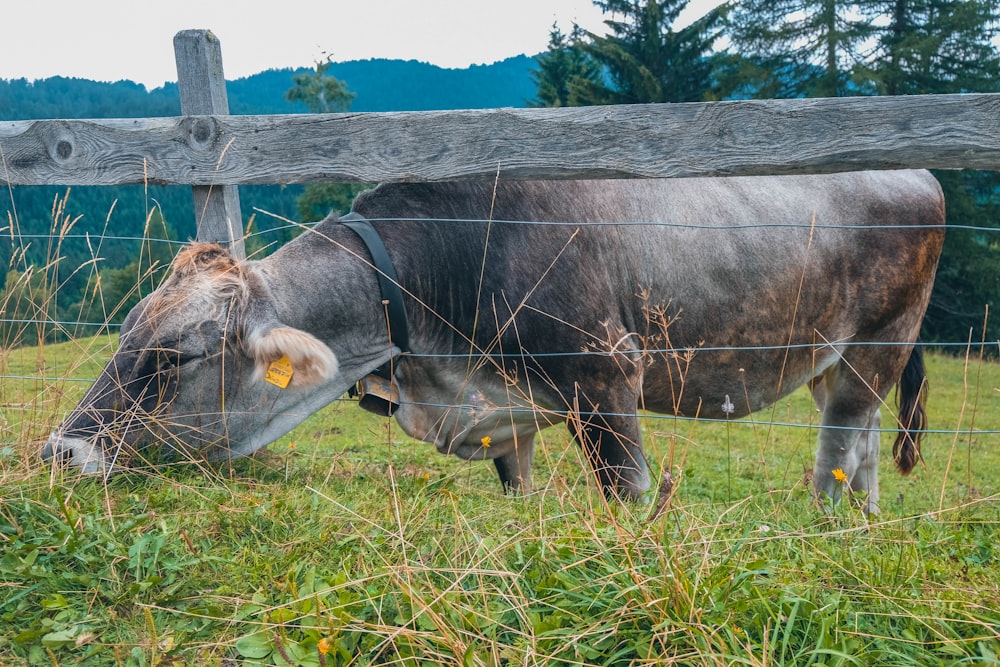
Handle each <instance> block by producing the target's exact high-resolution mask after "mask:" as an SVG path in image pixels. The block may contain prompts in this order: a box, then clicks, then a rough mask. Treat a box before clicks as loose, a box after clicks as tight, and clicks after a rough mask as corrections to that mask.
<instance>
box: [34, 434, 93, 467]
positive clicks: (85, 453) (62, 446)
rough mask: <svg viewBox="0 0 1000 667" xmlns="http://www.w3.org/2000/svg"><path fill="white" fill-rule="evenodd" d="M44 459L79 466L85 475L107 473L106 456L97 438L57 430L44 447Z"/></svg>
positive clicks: (47, 461)
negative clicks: (71, 434)
mask: <svg viewBox="0 0 1000 667" xmlns="http://www.w3.org/2000/svg"><path fill="white" fill-rule="evenodd" d="M42 461H44V462H46V463H52V464H53V465H63V466H71V467H74V468H78V469H79V470H80V472H81V473H82V474H84V475H96V474H106V472H107V471H106V470H105V467H106V465H105V457H104V452H103V450H102V448H101V447H99V446H98V444H97V442H96V438H95V439H94V440H87V439H84V438H74V437H70V436H66V435H63V434H62V433H60V432H59V431H55V432H54V433H52V435H50V436H49V439H48V442H46V443H45V446H44V447H42Z"/></svg>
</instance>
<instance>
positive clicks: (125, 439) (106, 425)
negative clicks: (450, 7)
mask: <svg viewBox="0 0 1000 667" xmlns="http://www.w3.org/2000/svg"><path fill="white" fill-rule="evenodd" d="M349 218H352V219H355V222H353V223H350V224H347V223H345V222H343V221H341V220H338V219H337V218H336V217H331V218H329V219H327V220H326V221H324V222H322V223H321V224H319V225H318V226H316V227H315V228H313V229H312V230H311V231H310V232H308V233H305V234H303V235H302V236H300V237H299V238H297V239H296V240H294V241H292V242H291V243H289V244H287V245H286V246H284V247H283V248H281V249H280V250H278V251H277V252H276V253H274V254H273V255H272V256H270V257H267V258H266V259H262V260H260V261H239V260H237V259H234V258H232V257H230V256H229V255H228V254H227V253H226V251H224V250H223V249H221V248H220V247H219V246H217V245H193V246H190V247H188V248H187V249H185V250H183V251H182V252H181V253H180V254H179V255H178V256H177V258H176V260H175V262H174V265H173V272H172V274H171V276H170V277H169V278H168V279H167V280H166V281H165V282H164V283H163V285H162V286H161V287H160V288H159V289H158V290H156V291H155V292H154V293H153V294H151V295H150V296H148V297H147V298H145V299H144V300H143V301H142V302H141V303H140V304H139V305H138V306H136V308H135V309H134V310H133V311H132V312H131V313H129V315H128V317H127V318H126V321H125V323H124V325H123V327H122V332H121V341H120V347H119V349H118V351H117V352H116V353H115V354H114V356H113V357H112V359H111V361H110V362H109V363H108V365H107V367H106V368H105V369H104V371H103V372H102V373H101V374H100V377H99V378H98V379H97V381H96V382H95V383H94V385H93V386H92V387H91V388H90V390H89V391H88V393H87V394H86V395H85V396H84V398H83V400H82V401H81V403H80V405H79V406H78V407H77V408H76V409H75V410H74V411H73V412H72V413H71V414H70V415H69V416H68V417H67V418H66V419H65V421H64V422H63V423H62V424H61V425H60V426H59V427H58V428H57V430H56V431H55V432H54V433H53V434H52V435H51V436H50V438H49V442H48V444H47V445H46V447H45V450H44V453H43V456H44V457H45V458H46V459H53V458H56V459H60V460H67V461H69V462H70V463H71V464H73V465H75V466H78V467H79V468H81V469H82V470H83V471H84V472H93V473H97V472H100V473H104V474H107V473H109V472H110V471H111V470H112V468H113V467H115V466H117V465H121V464H122V462H121V461H119V460H118V458H119V452H123V451H124V452H133V451H136V450H137V448H138V447H140V446H141V445H142V444H143V443H146V442H149V441H151V440H155V439H157V438H161V439H163V441H165V442H171V443H175V445H176V443H183V445H182V446H184V447H195V448H199V449H202V450H204V451H205V453H206V455H207V456H209V457H210V458H220V457H235V456H244V455H247V454H250V453H251V452H253V451H255V450H256V449H258V448H260V447H263V446H265V445H267V444H268V443H269V442H272V441H274V440H275V439H276V438H278V437H280V436H282V435H283V434H285V433H287V432H288V431H289V430H290V429H291V428H292V427H294V426H295V425H296V424H298V423H299V422H301V421H302V420H303V419H305V418H306V417H307V416H309V415H310V414H311V413H313V412H315V411H316V410H319V409H320V408H322V407H323V406H325V405H327V404H328V403H330V402H331V401H333V400H335V399H337V398H338V397H340V396H342V395H343V394H344V393H345V392H347V391H348V390H349V389H351V388H352V387H354V386H355V384H356V383H358V382H359V381H360V380H362V379H363V378H366V377H367V376H369V375H370V374H372V373H373V372H377V373H378V374H380V375H381V376H382V380H381V384H382V390H383V391H382V392H381V393H380V392H379V391H378V390H376V392H375V393H374V394H368V395H367V396H365V397H364V398H365V400H369V401H370V402H371V404H372V405H374V406H376V407H381V408H383V409H384V410H385V411H386V412H394V416H395V417H396V419H397V420H398V421H399V423H400V425H401V426H402V428H403V430H404V431H405V432H406V433H408V434H409V435H411V436H413V437H416V438H419V439H421V440H424V441H427V442H433V443H434V444H435V445H436V446H437V448H438V450H440V451H441V452H446V453H451V454H456V455H458V456H460V457H462V458H465V459H492V460H493V462H494V464H495V465H496V469H497V472H498V473H499V476H500V480H501V482H502V483H503V485H504V486H505V487H506V488H507V489H511V490H518V489H525V488H527V487H528V484H529V478H530V471H531V458H532V449H533V445H534V437H535V434H536V433H537V432H538V431H539V430H540V429H542V428H544V427H546V426H548V425H550V424H553V423H556V422H564V423H566V424H568V426H569V428H570V431H571V432H572V434H573V436H574V437H575V438H576V440H577V442H578V443H579V445H580V446H581V447H582V449H583V451H584V452H585V454H586V458H587V459H588V460H589V462H590V463H591V465H592V467H593V471H594V474H595V476H596V478H597V480H598V481H599V483H600V484H601V486H602V488H603V489H604V490H605V492H606V493H607V494H608V495H609V496H617V497H623V498H636V497H639V496H640V495H641V494H643V492H644V491H646V490H647V489H648V488H649V485H650V479H649V473H648V469H647V465H646V461H645V459H644V457H643V453H642V447H641V441H640V431H639V422H638V419H637V417H636V412H637V410H646V409H648V410H652V411H656V412H661V413H667V414H672V415H673V414H676V415H684V416H688V417H698V418H704V419H725V418H737V417H741V416H744V415H747V414H749V413H750V412H753V411H754V410H758V409H760V408H763V407H765V406H767V405H770V404H772V403H774V402H775V401H777V400H778V399H780V398H781V397H783V396H785V395H787V394H788V393H789V392H791V391H792V390H793V389H795V388H796V387H799V386H801V385H803V384H809V385H810V387H811V388H812V391H813V395H814V396H815V398H816V402H817V404H818V406H819V409H820V410H821V411H822V424H821V427H820V430H819V451H818V455H817V457H816V464H815V471H814V475H813V483H814V486H815V491H816V492H817V495H818V496H819V497H820V498H828V499H831V500H833V501H836V499H837V498H839V496H840V495H841V489H842V488H843V484H842V483H841V482H839V481H838V480H837V479H836V478H835V475H834V472H833V471H835V470H837V471H838V475H837V476H840V474H841V471H842V472H843V474H845V475H846V477H847V479H848V480H849V484H850V489H851V490H853V491H854V492H855V493H860V494H863V497H864V498H865V501H866V503H867V509H868V510H869V511H877V507H876V505H875V503H876V501H877V500H878V482H877V460H878V453H879V430H880V410H879V408H880V406H882V405H883V404H884V400H885V399H886V396H887V395H888V393H889V391H890V389H891V388H892V387H893V385H895V384H897V382H899V383H900V390H899V395H900V403H901V410H900V414H901V415H902V417H901V423H900V424H899V430H900V435H899V437H898V438H897V441H896V446H895V448H894V450H895V451H894V453H895V459H896V462H897V464H898V467H899V468H900V469H901V470H902V472H904V473H906V472H908V471H909V470H910V469H911V468H912V467H913V465H914V463H915V461H916V459H917V457H918V456H919V449H918V442H917V437H919V433H918V431H919V430H920V429H921V428H922V427H923V408H922V401H921V397H920V394H921V384H922V382H923V364H922V359H921V355H920V349H919V347H916V348H915V347H914V342H915V341H916V339H917V334H918V331H919V328H920V324H921V320H922V318H923V315H924V310H925V308H926V306H927V301H928V298H929V296H930V293H931V286H932V283H933V281H934V273H935V270H936V266H937V262H938V256H939V254H940V251H941V244H942V242H943V237H944V228H943V223H944V202H943V199H942V195H941V190H940V188H939V186H938V184H937V182H936V181H935V180H934V178H933V177H932V176H930V174H928V173H926V172H921V171H898V172H856V173H846V174H835V175H826V176H795V177H751V178H726V179H686V180H632V181H630V180H621V181H580V182H569V181H566V182H511V183H504V182H501V183H499V184H498V185H497V186H494V184H492V183H437V184H396V185H383V186H380V187H378V188H376V189H374V190H372V191H369V192H366V193H364V194H362V195H361V196H359V197H358V199H357V201H356V202H355V205H354V213H353V214H352V215H351V216H349ZM364 219H367V220H369V221H370V226H368V223H365V222H364ZM526 221H535V222H537V223H539V224H523V223H524V222H526ZM376 231H377V233H375V232H376ZM366 239H367V241H366ZM382 244H384V245H382ZM289 375H290V379H289ZM389 378H391V383H390V381H389ZM373 386H375V385H373Z"/></svg>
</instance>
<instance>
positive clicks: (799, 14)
mask: <svg viewBox="0 0 1000 667" xmlns="http://www.w3.org/2000/svg"><path fill="white" fill-rule="evenodd" d="M594 4H595V5H597V6H598V7H600V8H601V10H602V11H603V12H604V13H605V15H606V16H608V19H607V20H606V21H605V24H606V26H607V28H608V30H607V33H606V34H604V35H598V34H595V33H593V32H588V31H586V30H583V29H581V28H580V27H578V26H573V28H572V30H570V31H569V32H568V33H563V32H562V31H561V30H560V29H559V28H558V27H557V26H554V27H553V29H552V31H551V39H550V43H549V50H548V51H547V52H546V53H544V54H542V55H541V56H540V57H539V58H538V68H537V70H536V71H535V72H534V73H533V78H534V81H535V84H536V86H537V89H538V94H537V98H536V100H535V104H536V105H538V106H546V107H558V106H581V105H591V104H629V103H640V102H696V101H711V100H722V99H754V98H797V97H842V96H851V95H922V94H935V93H938V94H943V93H969V92H980V93H992V92H998V89H1000V54H998V50H997V44H996V37H997V30H998V22H1000V2H998V1H997V0H851V1H849V2H845V1H843V0H739V1H738V2H737V1H735V0H734V1H732V2H728V3H724V4H720V5H718V6H717V7H716V8H714V9H713V10H711V11H709V12H708V13H707V14H705V15H704V16H703V17H701V18H700V19H698V20H696V21H694V22H693V23H691V24H689V25H686V26H683V27H676V26H677V23H678V18H679V17H680V15H681V12H682V11H683V10H684V9H685V8H686V7H687V5H688V2H687V0H595V3H594ZM935 176H937V178H938V180H939V181H940V182H941V186H942V188H943V189H944V192H945V199H946V205H947V209H948V211H947V223H948V231H947V234H946V241H945V248H944V252H943V254H942V258H941V263H940V267H939V270H938V275H937V280H936V283H935V288H934V293H933V295H932V297H931V303H930V307H929V309H928V312H927V317H926V319H925V322H924V331H923V336H924V338H925V340H929V341H937V342H962V341H966V340H969V339H970V338H971V340H972V342H973V343H976V342H979V341H980V340H986V341H993V348H992V352H993V354H996V353H997V349H996V341H997V340H998V339H1000V323H998V322H997V321H996V319H995V318H994V319H993V321H992V322H987V321H986V320H987V314H988V309H989V308H990V307H991V306H996V305H998V304H1000V233H997V232H996V231H994V230H997V229H998V228H1000V224H998V222H1000V172H983V171H971V170H966V171H937V172H936V173H935Z"/></svg>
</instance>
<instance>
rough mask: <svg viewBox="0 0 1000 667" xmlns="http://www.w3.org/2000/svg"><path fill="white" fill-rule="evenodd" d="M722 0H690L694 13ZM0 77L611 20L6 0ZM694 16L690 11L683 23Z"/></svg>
mask: <svg viewBox="0 0 1000 667" xmlns="http://www.w3.org/2000/svg"><path fill="white" fill-rule="evenodd" d="M718 2H719V0H691V2H690V4H689V6H688V8H687V9H688V18H687V20H691V19H693V18H696V17H697V16H699V15H701V14H703V13H704V12H705V11H707V10H708V9H709V8H711V7H712V6H714V5H716V4H718ZM2 4H3V6H2V8H0V16H2V20H3V26H4V30H3V35H2V36H0V79H19V78H26V79H29V80H34V79H42V78H46V77H50V76H66V77H79V78H87V79H95V80H97V81H118V80H121V79H131V80H132V81H136V82H138V83H142V84H145V85H146V87H147V88H155V87H158V86H161V85H163V82H164V81H176V80H177V73H176V69H175V65H174V53H173V36H174V34H176V33H177V32H178V31H179V30H184V29H187V28H208V29H210V30H211V31H212V32H213V33H215V35H216V36H217V37H218V38H219V40H220V41H221V43H222V62H223V67H224V69H225V73H226V78H228V79H236V78H240V77H244V76H249V75H251V74H256V73H257V72H261V71H263V70H267V69H273V68H281V67H300V66H312V65H313V64H314V63H315V62H317V61H319V60H322V59H324V58H325V56H326V55H327V54H331V55H332V57H333V60H335V61H346V60H363V59H366V58H401V59H407V60H409V59H413V60H420V61H424V62H429V63H432V64H434V65H439V66H441V67H458V68H461V67H468V66H469V65H472V64H483V63H492V62H495V61H497V60H503V59H504V58H508V57H510V56H516V55H519V54H522V53H524V54H528V55H534V54H536V53H539V52H541V51H544V50H545V48H546V46H547V44H548V40H549V29H550V28H551V26H552V23H553V21H557V22H558V23H559V25H560V27H561V28H562V29H563V32H568V31H569V29H570V28H571V26H572V24H573V23H574V22H576V23H579V24H580V25H582V26H583V27H585V28H587V29H588V30H591V31H593V32H597V33H601V32H603V28H604V24H603V22H602V21H603V17H602V15H601V13H600V10H598V9H597V8H596V7H594V5H593V3H592V2H591V0H278V1H275V0H159V1H155V0H154V1H153V2H135V0H4V1H3V3H2ZM684 21H685V17H683V16H682V20H681V25H683V23H684Z"/></svg>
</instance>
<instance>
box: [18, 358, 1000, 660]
mask: <svg viewBox="0 0 1000 667" xmlns="http://www.w3.org/2000/svg"><path fill="white" fill-rule="evenodd" d="M110 350H111V341H110V340H109V339H107V338H98V339H87V340H83V341H78V342H73V343H66V344H60V345H50V346H46V347H45V348H43V349H37V348H23V349H19V350H13V351H8V352H5V353H4V356H3V357H2V359H0V374H2V375H5V376H24V377H27V378H38V377H42V378H60V377H94V375H95V373H96V372H97V369H98V368H99V366H100V364H101V363H102V362H103V361H104V360H105V359H106V358H107V356H108V355H109V354H110ZM80 360H82V361H80ZM928 367H929V375H930V379H931V400H930V405H929V412H930V419H931V426H932V428H934V429H936V430H937V431H939V432H935V433H933V434H931V435H930V436H929V437H927V438H926V440H925V446H924V455H925V460H924V462H923V463H922V464H921V465H919V466H918V467H917V469H916V470H915V471H914V473H913V474H912V475H910V476H909V477H906V478H901V477H899V476H898V475H897V474H896V473H895V472H894V470H893V467H892V464H891V461H890V460H889V456H888V455H887V453H884V454H883V462H882V503H881V505H882V510H883V512H882V514H881V515H880V516H879V517H878V518H877V519H874V520H871V521H869V520H866V519H865V518H864V517H863V516H862V515H861V514H860V513H859V512H858V510H856V509H855V508H853V507H852V506H850V505H849V504H846V503H845V504H842V505H841V506H840V507H838V508H837V510H836V512H835V513H834V514H833V515H829V516H828V515H823V514H821V513H820V512H819V511H818V510H817V509H816V508H815V507H814V506H813V504H812V502H811V496H810V492H809V490H808V487H807V486H806V482H805V478H806V471H808V470H811V468H812V456H813V450H814V448H815V438H816V429H815V423H816V421H817V414H816V413H815V410H814V409H813V408H812V406H811V403H810V400H809V398H808V396H807V395H806V394H805V393H802V392H799V393H796V394H794V395H793V396H791V397H790V398H788V399H787V400H783V401H782V402H781V403H779V404H778V405H776V406H775V407H774V408H773V409H770V410H767V411H764V412H761V413H758V414H757V415H755V416H754V417H753V418H752V421H746V420H744V421H740V422H733V423H729V424H724V423H723V424H719V423H715V424H712V423H705V422H697V421H695V422H692V421H675V420H672V419H662V418H658V417H655V416H649V417H648V418H646V419H645V420H644V429H645V437H646V441H647V442H646V447H647V452H648V457H649V460H650V463H651V465H652V466H653V467H654V469H655V470H656V472H657V474H659V472H660V471H661V470H663V469H669V470H671V471H672V473H673V474H674V476H675V477H676V478H677V485H676V490H675V496H674V498H673V500H672V502H671V504H670V505H669V507H668V509H667V510H666V511H665V512H664V513H663V514H662V515H661V516H659V517H657V518H655V519H653V520H650V519H649V517H648V515H649V513H650V510H651V508H650V506H644V505H630V506H622V505H607V504H605V503H604V501H603V500H602V499H601V497H600V495H599V494H598V493H596V492H595V489H594V488H593V485H591V484H590V482H589V479H588V474H587V472H586V469H585V467H584V466H583V464H582V461H581V458H580V455H579V452H578V451H577V449H576V448H575V447H574V446H573V445H571V444H570V443H569V441H568V438H567V436H566V434H565V430H564V429H558V428H553V429H550V430H548V431H546V432H543V434H542V440H543V442H542V443H540V447H539V451H538V453H537V455H536V469H535V475H534V482H535V485H536V489H537V490H536V492H535V493H533V494H531V495H529V496H527V497H515V498H510V497H505V496H503V495H501V494H500V490H499V483H498V482H497V480H496V478H495V473H494V472H493V468H492V466H491V465H489V464H488V463H483V462H463V461H460V460H458V459H456V458H451V457H445V456H442V455H440V454H438V453H437V452H436V451H434V448H433V446H431V445H427V444H423V443H419V442H416V441H412V440H410V439H408V438H406V437H405V436H403V435H402V433H401V432H400V430H399V428H398V427H397V426H396V425H395V424H394V423H392V422H386V421H385V420H380V419H378V418H375V417H373V416H371V415H369V414H367V413H364V412H363V411H361V410H358V409H357V408H356V406H355V405H354V404H352V403H348V402H343V403H337V404H335V405H333V406H331V407H330V408H328V409H326V410H324V411H322V412H321V413H320V414H317V415H315V416H313V417H312V418H311V419H309V420H308V421H307V422H306V423H304V424H303V425H302V426H301V427H300V428H298V429H296V431H294V432H293V433H291V434H289V435H288V436H286V437H284V438H282V439H281V440H280V441H279V442H277V443H275V444H273V445H272V446H271V447H270V449H269V451H268V452H266V453H264V454H262V455H259V456H257V457H254V458H253V459H249V460H244V461H239V462H236V463H234V464H233V465H232V466H222V467H218V466H216V467H211V466H205V465H203V464H199V463H197V462H190V463H185V464H173V465H169V466H162V467H158V468H155V469H146V470H139V471H134V472H129V473H126V474H122V475H118V476H116V477H114V478H113V479H112V480H111V481H110V483H108V484H107V485H106V486H105V485H103V484H101V483H100V482H99V481H97V480H94V479H89V478H80V477H78V476H76V475H75V474H74V473H71V472H64V471H53V470H52V469H50V468H49V467H47V466H43V465H42V464H41V463H40V462H39V461H38V458H37V456H38V450H39V448H40V446H41V443H42V442H43V441H44V437H45V436H46V435H47V434H48V432H49V431H50V430H51V428H52V427H53V426H54V425H55V424H56V423H58V421H59V419H60V418H61V416H62V415H64V414H65V412H66V411H67V410H68V409H70V408H71V407H72V406H73V405H74V404H75V402H76V401H77V400H78V399H79V397H80V396H81V395H82V393H83V391H84V390H85V389H86V383H80V382H71V381H61V380H50V379H44V380H38V379H24V380H19V379H4V380H3V381H2V382H3V384H2V387H0V664H2V665H7V664H11V665H20V664H37V665H137V666H138V665H150V666H151V665H189V664H190V665H219V666H220V667H221V666H227V667H228V666H233V665H251V664H262V665H285V664H301V665H348V664H350V665H368V664H395V665H414V666H417V665H421V666H422V665H512V666H513V665H550V664H554V665H646V664H648V665H653V664H678V665H697V666H701V665H761V666H764V665H997V664H1000V436H998V435H997V434H996V433H974V434H973V435H969V434H968V432H969V431H970V430H975V431H991V430H992V431H996V430H998V429H1000V409H998V407H1000V365H997V364H991V363H984V362H977V361H972V362H968V363H966V362H964V361H963V360H961V359H953V358H947V357H941V356H931V357H930V358H929V360H928ZM885 421H888V419H886V420H885ZM768 422H779V423H782V424H801V425H804V426H800V427H787V426H771V425H769V424H768ZM883 439H884V440H889V437H888V435H886V436H884V438H883ZM884 449H886V450H887V449H888V446H886V447H884Z"/></svg>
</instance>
